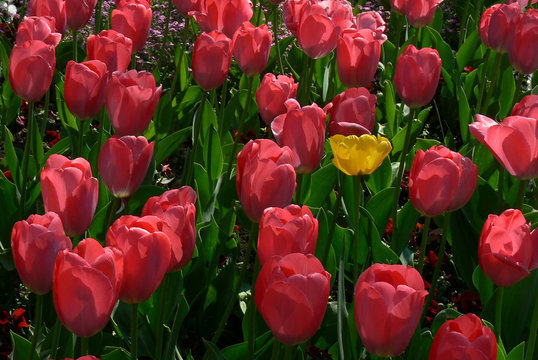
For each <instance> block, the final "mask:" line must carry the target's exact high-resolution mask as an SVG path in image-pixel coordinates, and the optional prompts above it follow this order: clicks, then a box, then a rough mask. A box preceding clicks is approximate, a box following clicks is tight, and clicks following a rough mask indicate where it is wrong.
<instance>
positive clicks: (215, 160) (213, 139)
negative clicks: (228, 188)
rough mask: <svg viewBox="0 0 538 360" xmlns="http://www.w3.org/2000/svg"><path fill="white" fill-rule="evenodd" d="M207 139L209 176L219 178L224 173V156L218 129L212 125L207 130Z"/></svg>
mask: <svg viewBox="0 0 538 360" xmlns="http://www.w3.org/2000/svg"><path fill="white" fill-rule="evenodd" d="M207 131H208V134H207V136H206V138H207V141H206V144H205V146H204V163H205V167H206V169H207V172H208V175H209V178H210V179H211V180H213V181H214V180H217V179H218V178H219V176H220V174H221V173H222V166H223V156H222V148H221V146H220V139H219V134H218V132H217V129H216V128H215V127H214V126H213V125H211V126H210V127H209V129H208V130H207Z"/></svg>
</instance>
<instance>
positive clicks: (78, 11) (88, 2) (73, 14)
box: [65, 0, 97, 30]
mask: <svg viewBox="0 0 538 360" xmlns="http://www.w3.org/2000/svg"><path fill="white" fill-rule="evenodd" d="M96 4H97V0H65V11H66V15H67V16H66V17H67V26H68V27H69V28H70V29H73V30H79V29H80V28H82V27H83V26H84V25H86V24H87V23H88V21H89V20H90V17H91V16H92V13H93V9H95V5H96Z"/></svg>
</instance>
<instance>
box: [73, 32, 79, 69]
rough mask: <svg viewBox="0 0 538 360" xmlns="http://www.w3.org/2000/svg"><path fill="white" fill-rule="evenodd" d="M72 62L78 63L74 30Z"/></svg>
mask: <svg viewBox="0 0 538 360" xmlns="http://www.w3.org/2000/svg"><path fill="white" fill-rule="evenodd" d="M73 60H75V62H78V36H77V31H76V30H73Z"/></svg>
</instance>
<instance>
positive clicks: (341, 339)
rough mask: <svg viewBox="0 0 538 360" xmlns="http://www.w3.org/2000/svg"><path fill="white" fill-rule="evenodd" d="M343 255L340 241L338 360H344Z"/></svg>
mask: <svg viewBox="0 0 538 360" xmlns="http://www.w3.org/2000/svg"><path fill="white" fill-rule="evenodd" d="M345 253H346V242H345V241H342V248H341V249H340V260H339V262H338V293H337V295H336V296H337V303H338V308H337V316H338V317H337V322H336V329H337V337H338V354H339V355H340V356H339V359H342V360H343V359H344V336H343V334H344V316H345V315H344V312H345V310H346V309H342V305H345V303H346V289H345V284H344V277H345V259H344V258H345Z"/></svg>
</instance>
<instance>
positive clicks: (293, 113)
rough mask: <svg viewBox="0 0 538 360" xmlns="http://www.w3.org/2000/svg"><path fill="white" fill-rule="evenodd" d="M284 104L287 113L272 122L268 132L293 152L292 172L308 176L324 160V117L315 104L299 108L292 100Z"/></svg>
mask: <svg viewBox="0 0 538 360" xmlns="http://www.w3.org/2000/svg"><path fill="white" fill-rule="evenodd" d="M285 105H286V107H287V109H288V111H287V112H286V113H285V114H282V115H279V116H277V117H276V118H275V119H274V120H273V122H272V123H271V130H272V131H273V134H274V135H275V140H276V142H277V143H278V144H279V145H280V146H287V147H289V148H290V149H291V151H292V152H293V162H294V165H295V170H296V171H297V172H298V173H301V174H304V173H311V172H313V171H314V170H316V169H317V168H318V166H319V164H320V163H321V159H322V158H323V151H324V150H325V119H326V118H327V115H326V114H325V111H323V109H322V108H320V107H319V106H318V105H316V104H312V105H308V106H303V107H301V105H300V104H299V103H298V102H297V100H295V99H289V100H286V102H285Z"/></svg>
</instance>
